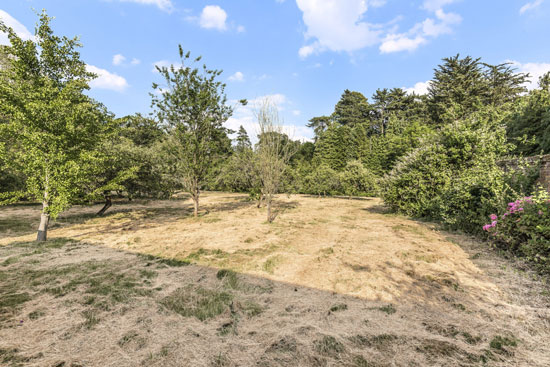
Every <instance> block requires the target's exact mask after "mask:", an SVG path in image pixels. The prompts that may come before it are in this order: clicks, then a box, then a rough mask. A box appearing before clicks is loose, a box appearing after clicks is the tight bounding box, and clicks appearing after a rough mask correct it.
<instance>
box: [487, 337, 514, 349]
mask: <svg viewBox="0 0 550 367" xmlns="http://www.w3.org/2000/svg"><path fill="white" fill-rule="evenodd" d="M517 345H518V343H517V341H516V339H515V338H513V337H507V336H500V335H497V336H495V337H494V338H493V339H492V340H491V342H490V343H489V346H490V347H491V349H494V350H495V351H497V352H499V353H509V351H508V350H507V349H506V348H505V347H516V346H517Z"/></svg>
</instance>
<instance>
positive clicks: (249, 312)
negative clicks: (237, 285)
mask: <svg viewBox="0 0 550 367" xmlns="http://www.w3.org/2000/svg"><path fill="white" fill-rule="evenodd" d="M237 306H238V309H239V310H240V311H242V312H243V313H244V314H245V315H246V316H248V317H254V316H258V315H259V314H261V313H262V312H263V311H264V308H263V307H262V306H260V305H259V304H257V303H256V302H253V301H244V302H239V303H238V304H237Z"/></svg>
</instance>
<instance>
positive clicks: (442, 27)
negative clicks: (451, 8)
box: [380, 1, 462, 53]
mask: <svg viewBox="0 0 550 367" xmlns="http://www.w3.org/2000/svg"><path fill="white" fill-rule="evenodd" d="M432 2H433V3H434V4H435V3H436V1H432ZM440 3H443V1H439V2H438V4H440ZM434 4H431V5H430V6H435V5H434ZM434 14H435V17H436V18H437V19H433V18H427V19H425V20H424V21H423V22H422V23H417V24H416V25H415V26H414V27H412V28H411V29H410V30H409V31H408V32H406V33H397V34H396V33H390V34H388V35H386V37H385V38H384V40H383V41H382V44H381V45H380V52H382V53H391V52H399V51H414V50H416V49H417V48H418V47H419V46H420V45H423V44H425V43H427V42H428V38H430V37H431V38H435V37H438V36H440V35H442V34H448V33H452V32H453V30H452V26H453V25H457V24H460V23H461V22H462V17H461V16H460V15H458V14H455V13H445V12H444V11H443V9H436V10H435V11H434Z"/></svg>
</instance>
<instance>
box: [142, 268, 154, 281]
mask: <svg viewBox="0 0 550 367" xmlns="http://www.w3.org/2000/svg"><path fill="white" fill-rule="evenodd" d="M139 275H140V276H141V277H142V278H146V279H153V278H155V277H156V276H157V275H158V274H157V272H156V271H153V270H146V269H141V270H140V271H139Z"/></svg>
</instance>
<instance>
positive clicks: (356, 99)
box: [333, 89, 370, 127]
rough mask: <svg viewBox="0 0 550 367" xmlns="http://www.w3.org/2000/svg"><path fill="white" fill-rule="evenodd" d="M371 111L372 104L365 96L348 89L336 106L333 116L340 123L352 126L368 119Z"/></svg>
mask: <svg viewBox="0 0 550 367" xmlns="http://www.w3.org/2000/svg"><path fill="white" fill-rule="evenodd" d="M369 112H370V106H369V103H368V101H367V99H366V98H365V96H364V95H362V94H361V93H359V92H352V91H350V90H348V89H346V90H345V91H344V93H343V94H342V97H341V98H340V100H339V101H338V103H337V104H336V106H335V107H334V114H333V117H334V120H335V121H336V122H338V123H339V124H341V125H349V126H350V127H351V126H354V125H357V124H361V123H365V122H366V121H368V119H369Z"/></svg>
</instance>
